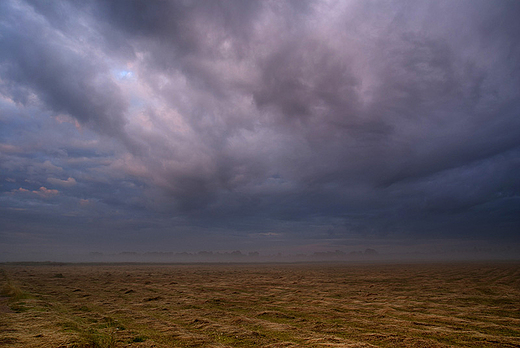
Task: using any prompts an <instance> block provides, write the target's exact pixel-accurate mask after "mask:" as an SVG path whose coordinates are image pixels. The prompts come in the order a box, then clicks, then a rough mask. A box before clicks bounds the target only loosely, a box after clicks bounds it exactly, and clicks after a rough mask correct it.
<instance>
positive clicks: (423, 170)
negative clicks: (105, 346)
mask: <svg viewBox="0 0 520 348" xmlns="http://www.w3.org/2000/svg"><path fill="white" fill-rule="evenodd" d="M518 18H520V2H518V1H515V0H499V1H487V0H486V1H479V0H468V1H464V0H461V1H442V0H439V1H423V0H414V1H405V0H403V1H383V0H381V1H370V0H367V1H365V0H363V1H321V0H317V1H303V0H301V1H300V0H298V1H243V0H222V1H190V0H186V1H129V0H114V1H101V0H99V1H96V0H89V1H73V0H71V1H37V0H5V1H1V2H0V255H2V256H0V261H11V260H40V259H42V260H44V259H45V260H54V259H59V258H60V257H63V255H69V256H70V255H74V254H82V253H83V254H85V253H89V252H101V253H119V252H125V251H135V252H138V253H145V252H152V251H158V252H183V251H187V252H197V251H200V250H209V251H232V250H242V251H244V252H248V251H249V252H251V251H259V252H260V253H265V254H269V253H278V252H282V253H287V254H297V253H304V254H305V253H312V252H316V251H318V252H326V251H334V250H341V251H344V252H350V251H356V250H364V248H374V249H376V250H377V251H378V252H380V253H405V254H406V253H414V252H424V253H443V252H446V251H450V250H451V251H453V250H455V251H456V250H466V249H468V248H473V249H474V250H477V249H478V250H480V249H479V248H491V249H492V250H494V251H496V252H498V253H500V252H503V251H504V250H506V251H507V250H509V252H511V250H513V253H514V252H516V251H520V175H519V173H520V45H519V43H520V35H519V33H520V21H519V20H518ZM475 248H476V249H475ZM515 248H516V249H515ZM519 254H520V253H519ZM59 255H61V256H59Z"/></svg>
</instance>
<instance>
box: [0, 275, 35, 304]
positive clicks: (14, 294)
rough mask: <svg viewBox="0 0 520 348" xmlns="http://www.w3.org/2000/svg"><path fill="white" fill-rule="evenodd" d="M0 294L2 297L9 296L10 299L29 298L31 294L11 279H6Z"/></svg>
mask: <svg viewBox="0 0 520 348" xmlns="http://www.w3.org/2000/svg"><path fill="white" fill-rule="evenodd" d="M0 295H1V296H2V297H8V298H9V299H10V301H13V302H15V301H20V300H23V299H26V298H29V297H30V296H29V294H28V293H27V292H25V291H23V290H22V289H21V288H20V286H18V285H17V284H15V283H14V282H13V281H11V280H10V279H6V280H5V281H4V284H3V285H2V288H1V289H0Z"/></svg>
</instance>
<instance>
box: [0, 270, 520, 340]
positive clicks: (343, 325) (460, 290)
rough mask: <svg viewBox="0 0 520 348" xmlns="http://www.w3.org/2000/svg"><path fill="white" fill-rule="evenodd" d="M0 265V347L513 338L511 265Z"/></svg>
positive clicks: (518, 275)
mask: <svg viewBox="0 0 520 348" xmlns="http://www.w3.org/2000/svg"><path fill="white" fill-rule="evenodd" d="M0 268H1V269H2V270H3V273H0V281H2V289H3V290H2V296H4V297H5V298H4V307H3V308H4V309H3V313H1V314H2V316H1V317H0V346H2V344H4V345H6V346H9V347H63V348H65V347H77V348H87V347H92V348H95V347H100V348H110V347H396V346H399V347H519V346H520V329H519V328H520V312H519V311H518V309H519V308H520V264H505V263H503V264H422V265H418V264H415V265H312V264H305V265H303V264H299V265H164V266H158V265H149V266H146V265H139V266H138V265H133V266H132V265H126V266H121V265H96V266H93V265H63V266H53V265H41V266H34V265H33V266H16V265H3V266H1V267H0Z"/></svg>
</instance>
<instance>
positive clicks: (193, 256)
mask: <svg viewBox="0 0 520 348" xmlns="http://www.w3.org/2000/svg"><path fill="white" fill-rule="evenodd" d="M378 255H379V253H378V252H377V251H376V250H374V249H365V250H364V251H352V252H349V253H346V252H344V251H341V250H335V251H320V252H314V253H312V254H309V255H307V254H296V255H283V254H282V253H277V254H265V255H263V254H261V253H259V252H258V251H251V252H247V253H243V252H241V251H240V250H235V251H231V252H213V251H199V252H195V253H190V252H160V251H153V252H144V253H139V252H134V251H125V252H120V253H117V254H104V253H101V252H91V253H90V254H89V255H88V259H89V260H92V261H124V262H132V261H160V262H162V261H164V262H194V261H195V262H237V261H243V262H263V261H306V260H307V261H308V260H312V261H334V260H338V261H339V260H351V259H359V258H362V259H366V258H375V257H377V256H378Z"/></svg>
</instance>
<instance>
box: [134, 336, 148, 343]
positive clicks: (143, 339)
mask: <svg viewBox="0 0 520 348" xmlns="http://www.w3.org/2000/svg"><path fill="white" fill-rule="evenodd" d="M144 341H146V337H145V336H137V337H134V338H133V339H132V342H144Z"/></svg>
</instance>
